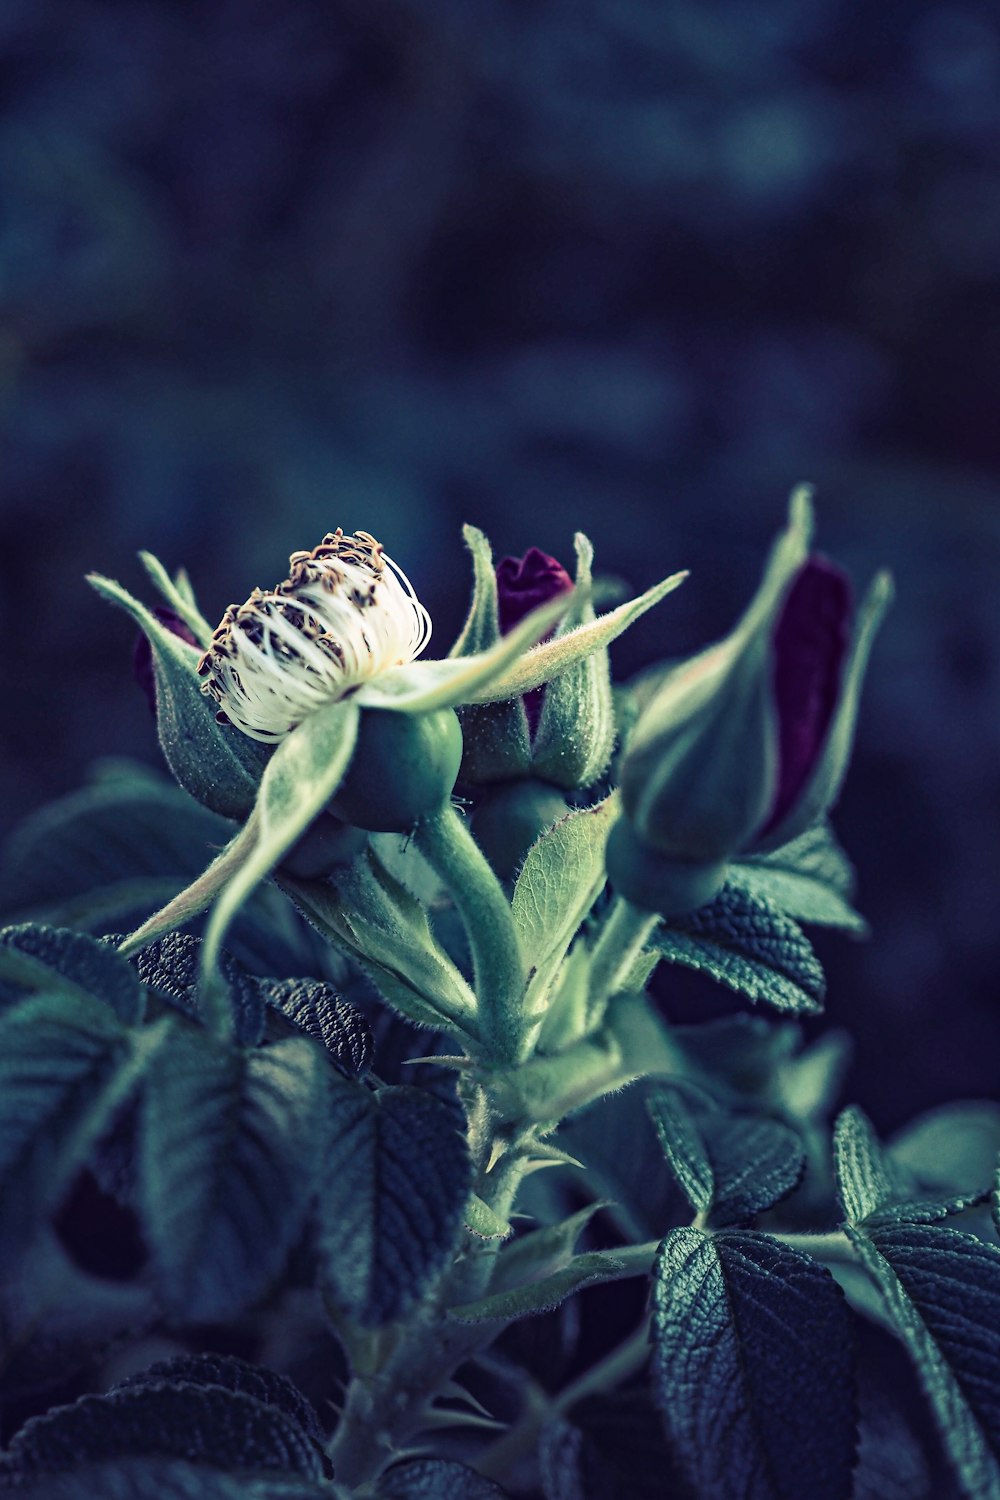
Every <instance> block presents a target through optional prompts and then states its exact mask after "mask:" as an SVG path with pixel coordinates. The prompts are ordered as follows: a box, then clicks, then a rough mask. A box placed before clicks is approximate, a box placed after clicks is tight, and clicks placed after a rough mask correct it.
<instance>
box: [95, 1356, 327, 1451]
mask: <svg viewBox="0 0 1000 1500" xmlns="http://www.w3.org/2000/svg"><path fill="white" fill-rule="evenodd" d="M150 1384H152V1385H164V1384H169V1385H177V1384H184V1385H211V1386H221V1387H222V1389H223V1390H226V1391H236V1392H237V1393H240V1394H242V1395H244V1396H251V1397H252V1398H253V1399H254V1400H255V1401H260V1402H262V1403H263V1404H264V1405H265V1406H273V1407H276V1408H277V1409H278V1410H279V1411H283V1412H284V1413H285V1415H286V1416H287V1417H290V1418H291V1419H292V1420H293V1422H295V1423H296V1424H297V1425H298V1426H299V1427H301V1428H302V1431H303V1432H305V1433H306V1434H307V1435H308V1436H309V1437H311V1438H312V1439H313V1441H314V1442H317V1443H322V1441H323V1430H322V1428H321V1427H320V1425H319V1418H318V1417H317V1415H316V1409H315V1407H314V1406H313V1405H312V1402H311V1401H308V1400H307V1399H306V1397H305V1396H304V1395H303V1394H302V1392H301V1391H300V1390H299V1388H298V1386H297V1385H296V1384H295V1382H294V1381H292V1380H289V1378H288V1376H287V1375H280V1374H279V1373H278V1371H277V1370H269V1369H267V1368H266V1367H265V1366H263V1365H251V1364H248V1363H247V1361H246V1360H245V1359H237V1358H236V1357H235V1355H232V1354H178V1355H176V1356H175V1357H174V1358H173V1359H161V1360H157V1362H156V1363H155V1364H153V1365H149V1366H148V1367H147V1368H146V1369H145V1370H139V1371H138V1372H137V1373H136V1374H135V1375H130V1376H129V1378H128V1379H127V1380H123V1381H120V1382H119V1384H118V1385H116V1386H115V1387H114V1391H115V1392H117V1391H126V1390H133V1389H135V1388H136V1387H137V1386H140V1385H150Z"/></svg>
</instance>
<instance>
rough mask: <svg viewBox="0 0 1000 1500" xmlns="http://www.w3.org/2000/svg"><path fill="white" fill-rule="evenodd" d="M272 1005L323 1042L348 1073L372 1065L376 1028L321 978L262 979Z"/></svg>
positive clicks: (335, 1060) (357, 1072)
mask: <svg viewBox="0 0 1000 1500" xmlns="http://www.w3.org/2000/svg"><path fill="white" fill-rule="evenodd" d="M258 984H259V989H260V992H261V994H262V995H263V997H264V999H265V1000H266V1001H267V1003H268V1005H271V1006H273V1007H274V1009H275V1010H278V1011H280V1012H281V1014H282V1015H283V1016H287V1018H288V1020H289V1021H291V1022H292V1023H293V1024H294V1025H295V1026H298V1027H299V1028H300V1029H301V1030H302V1031H304V1032H305V1033H306V1035H307V1036H311V1037H312V1038H313V1039H314V1040H315V1041H317V1042H322V1044H323V1046H324V1047H325V1048H326V1050H327V1052H328V1053H329V1055H330V1058H331V1060H332V1061H333V1062H335V1063H336V1064H337V1066H338V1067H339V1068H343V1069H344V1071H345V1072H347V1073H354V1074H359V1073H366V1072H367V1071H368V1069H369V1068H370V1067H371V1062H372V1052H373V1048H374V1042H373V1039H372V1029H371V1027H370V1026H369V1024H368V1022H367V1020H366V1019H365V1017H364V1016H363V1015H362V1014H361V1012H360V1011H358V1010H355V1009H354V1006H353V1005H349V1004H348V1003H347V1001H346V1000H342V999H341V997H340V996H339V995H338V994H337V993H336V991H335V990H333V989H331V988H330V986H329V985H328V984H323V983H322V981H321V980H319V979H261V980H259V981H258Z"/></svg>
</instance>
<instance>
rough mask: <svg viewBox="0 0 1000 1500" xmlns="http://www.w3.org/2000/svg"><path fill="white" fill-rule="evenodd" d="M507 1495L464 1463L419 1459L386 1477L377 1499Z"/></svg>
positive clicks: (462, 1499)
mask: <svg viewBox="0 0 1000 1500" xmlns="http://www.w3.org/2000/svg"><path fill="white" fill-rule="evenodd" d="M506 1493H507V1491H506V1490H502V1489H501V1488H500V1486H499V1485H498V1484H494V1483H493V1481H492V1480H491V1479H484V1478H483V1476H482V1475H481V1474H477V1473H476V1471H475V1469H469V1468H467V1467H466V1466H465V1464H456V1463H450V1462H448V1461H447V1460H445V1459H443V1458H420V1459H417V1460H416V1461H415V1462H413V1463H408V1464H398V1465H397V1466H396V1467H395V1468H393V1469H390V1470H389V1471H388V1473H387V1474H384V1475H383V1476H382V1478H381V1479H380V1481H379V1487H378V1492H377V1500H504V1497H505V1495H506Z"/></svg>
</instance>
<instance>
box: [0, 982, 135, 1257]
mask: <svg viewBox="0 0 1000 1500" xmlns="http://www.w3.org/2000/svg"><path fill="white" fill-rule="evenodd" d="M162 1041H163V1031H162V1028H157V1027H152V1028H150V1029H149V1030H147V1031H145V1032H140V1033H137V1034H129V1033H128V1032H126V1031H124V1030H123V1028H122V1027H121V1025H120V1023H119V1022H118V1021H117V1019H116V1018H115V1016H114V1015H113V1014H112V1012H111V1011H110V1010H109V1009H108V1007H107V1006H106V1005H103V1004H102V1003H101V1001H99V1000H94V999H92V998H91V997H90V996H75V995H74V996H67V995H62V994H59V993H49V994H41V995H36V996H33V997H32V998H30V999H27V1000H23V1001H22V1002H21V1004H20V1005H17V1006H15V1007H14V1008H12V1009H11V1010H9V1011H7V1013H6V1014H5V1015H4V1016H3V1018H2V1019H0V1198H2V1201H3V1205H4V1210H3V1215H2V1219H3V1238H4V1241H5V1243H7V1244H8V1246H9V1247H10V1248H11V1249H20V1248H21V1247H22V1246H23V1245H24V1244H25V1243H27V1241H28V1239H29V1238H30V1236H31V1234H32V1232H33V1231H34V1230H35V1229H36V1228H37V1227H38V1225H39V1224H40V1222H41V1221H42V1219H43V1218H44V1217H45V1215H46V1214H47V1213H48V1212H49V1211H50V1210H51V1209H52V1208H53V1207H54V1205H55V1204H56V1203H57V1202H58V1201H59V1198H60V1197H61V1195H62V1193H63V1192H64V1191H65V1189H66V1187H67V1186H68V1184H69V1182H70V1180H71V1178H72V1176H73V1173H74V1172H75V1171H76V1169H77V1167H78V1166H79V1165H80V1164H81V1162H83V1161H84V1160H85V1159H86V1156H87V1153H88V1152H89V1151H90V1149H91V1148H92V1146H93V1145H94V1143H95V1142H96V1140H97V1138H98V1137H99V1135H100V1134H101V1132H102V1130H103V1129H104V1128H105V1127H106V1125H107V1124H108V1122H109V1121H110V1119H111V1117H112V1115H113V1114H114V1111H115V1109H116V1108H117V1107H118V1105H119V1104H120V1103H121V1101H122V1100H123V1098H124V1097H125V1095H126V1094H127V1093H128V1091H129V1089H130V1088H131V1087H132V1085H133V1084H134V1082H135V1080H136V1078H137V1077H138V1076H139V1074H140V1073H141V1071H142V1069H143V1068H144V1067H145V1066H146V1064H147V1063H148V1061H149V1060H150V1058H151V1057H152V1056H153V1055H154V1053H155V1051H156V1049H157V1048H158V1047H159V1046H160V1045H161V1044H162Z"/></svg>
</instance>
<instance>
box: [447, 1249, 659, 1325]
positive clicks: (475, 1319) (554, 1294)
mask: <svg viewBox="0 0 1000 1500" xmlns="http://www.w3.org/2000/svg"><path fill="white" fill-rule="evenodd" d="M648 1264H649V1263H648V1260H647V1261H646V1263H645V1266H634V1265H631V1264H630V1263H629V1262H628V1261H627V1260H626V1259H625V1257H624V1256H623V1255H618V1254H615V1253H613V1252H611V1251H608V1250H591V1251H589V1252H587V1253H586V1254H584V1255H574V1256H573V1258H572V1260H571V1261H570V1262H569V1264H568V1265H565V1266H563V1268H562V1269H561V1270H559V1271H553V1272H551V1273H550V1274H549V1275H548V1276H542V1277H540V1278H539V1280H538V1281H532V1282H529V1283H528V1285H527V1286H519V1287H512V1288H511V1290H510V1291H506V1292H493V1293H491V1294H490V1295H489V1296H488V1297H480V1298H479V1299H478V1300H477V1301H476V1302H466V1303H463V1304H462V1305H461V1306H459V1307H452V1308H450V1309H449V1313H450V1316H451V1317H453V1318H457V1319H458V1321H459V1322H460V1323H492V1322H500V1323H512V1322H513V1321H514V1320H515V1319H516V1318H527V1317H533V1316H534V1315H535V1314H537V1313H543V1312H551V1310H552V1308H554V1307H558V1306H559V1304H560V1302H563V1301H565V1299H566V1298H567V1297H570V1296H572V1294H573V1293H574V1292H578V1291H579V1290H580V1288H581V1287H585V1286H595V1285H596V1284H597V1283H598V1282H601V1281H620V1280H622V1278H623V1277H626V1276H638V1275H640V1274H641V1273H642V1271H643V1269H647V1270H648Z"/></svg>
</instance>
